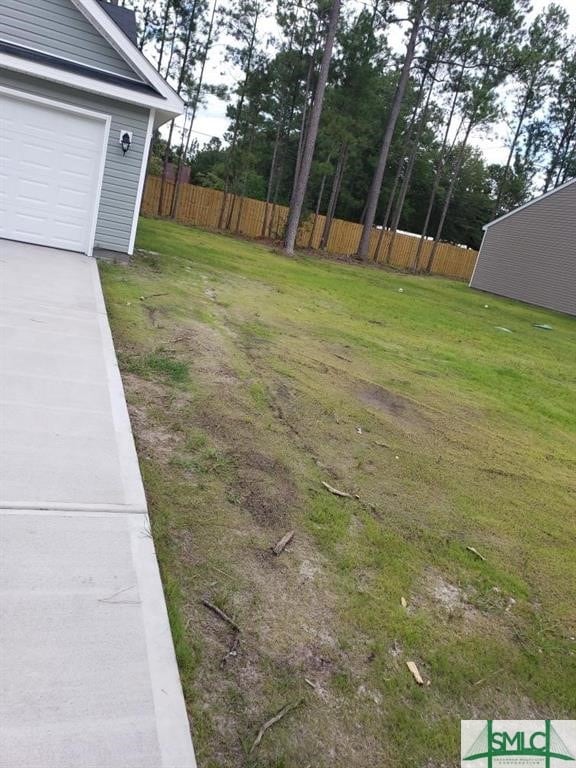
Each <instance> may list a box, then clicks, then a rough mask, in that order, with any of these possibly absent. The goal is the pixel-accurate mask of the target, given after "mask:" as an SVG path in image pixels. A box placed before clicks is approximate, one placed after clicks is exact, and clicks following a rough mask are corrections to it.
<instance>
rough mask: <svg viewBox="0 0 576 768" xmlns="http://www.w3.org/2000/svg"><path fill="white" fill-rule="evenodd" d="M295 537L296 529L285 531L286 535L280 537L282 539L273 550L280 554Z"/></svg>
mask: <svg viewBox="0 0 576 768" xmlns="http://www.w3.org/2000/svg"><path fill="white" fill-rule="evenodd" d="M293 538H294V531H288V533H285V534H284V536H282V538H281V539H280V541H279V542H278V543H277V544H275V545H274V546H273V547H272V552H274V554H275V555H279V554H280V553H281V552H283V551H284V550H285V549H286V547H287V546H288V544H290V542H291V541H292V539H293Z"/></svg>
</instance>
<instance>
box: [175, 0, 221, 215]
mask: <svg viewBox="0 0 576 768" xmlns="http://www.w3.org/2000/svg"><path fill="white" fill-rule="evenodd" d="M217 2H218V0H214V5H213V6H212V15H211V17H210V24H209V26H208V33H207V35H206V43H205V44H204V51H203V53H202V65H201V67H200V76H199V78H198V83H197V84H196V90H195V92H194V98H193V101H192V115H191V117H190V126H189V128H188V134H187V136H186V144H185V145H184V136H185V131H183V132H182V142H181V144H180V156H179V158H178V167H177V170H176V189H175V190H174V197H173V198H172V210H171V211H170V216H171V217H172V218H173V219H175V218H176V210H177V207H178V200H179V197H180V184H179V183H178V180H179V178H180V170H181V168H182V163H183V162H184V160H185V158H186V157H187V156H188V152H189V150H190V141H191V139H192V128H193V126H194V120H195V119H196V111H197V109H198V104H199V102H200V94H201V92H202V83H203V81H204V70H205V68H206V59H207V58H208V51H209V50H210V44H211V42H212V30H213V29H214V18H215V16H216V7H217V6H216V4H217Z"/></svg>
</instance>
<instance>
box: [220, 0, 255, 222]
mask: <svg viewBox="0 0 576 768" xmlns="http://www.w3.org/2000/svg"><path fill="white" fill-rule="evenodd" d="M259 15H260V7H259V6H258V8H257V9H256V13H255V15H254V24H253V25H252V30H251V35H250V43H249V44H248V45H249V47H248V57H247V60H246V70H245V75H244V83H243V84H242V90H241V91H240V98H239V99H238V106H237V108H236V118H235V120H234V129H233V132H232V141H231V143H230V162H229V163H228V169H229V168H230V166H231V165H232V163H233V160H234V154H235V152H236V142H237V141H238V133H239V131H240V121H241V119H242V111H243V109H244V100H245V97H246V85H247V84H248V78H249V77H250V72H251V67H252V56H253V55H254V44H255V42H256V27H257V24H258V17H259ZM230 180H231V177H230V171H229V170H227V172H226V179H225V181H224V197H223V198H222V207H221V208H220V216H219V219H218V229H222V225H223V223H224V213H225V211H226V203H227V201H228V194H229V192H230ZM231 215H232V209H230V216H231Z"/></svg>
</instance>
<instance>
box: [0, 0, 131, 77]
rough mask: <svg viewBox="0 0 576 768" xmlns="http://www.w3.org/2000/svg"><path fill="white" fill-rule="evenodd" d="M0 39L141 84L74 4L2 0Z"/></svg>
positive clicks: (50, 0)
mask: <svg viewBox="0 0 576 768" xmlns="http://www.w3.org/2000/svg"><path fill="white" fill-rule="evenodd" d="M0 39H2V40H5V41H7V42H9V43H15V44H17V45H23V46H27V47H30V48H35V49H37V50H40V51H42V52H44V53H49V54H52V55H53V56H61V57H64V58H67V59H72V60H73V61H76V62H78V63H80V64H86V65H88V66H91V67H96V68H98V69H105V70H107V71H109V72H113V73H114V74H117V75H125V76H127V77H131V78H132V79H134V80H141V78H140V77H139V76H138V75H137V74H136V73H135V72H134V70H133V69H132V68H131V67H130V65H129V64H128V63H127V62H126V61H124V59H123V58H122V56H120V54H119V53H118V52H117V51H115V50H114V48H113V47H112V46H111V45H110V44H109V43H108V42H107V41H106V40H105V39H104V38H103V37H102V35H101V34H100V33H99V32H98V31H97V30H96V29H95V27H93V26H92V24H91V23H90V22H89V21H88V19H86V18H85V17H84V16H83V15H82V13H81V12H80V11H79V10H78V9H77V8H76V6H74V5H73V4H72V2H71V0H0ZM126 45H131V43H130V42H129V41H128V39H127V40H126Z"/></svg>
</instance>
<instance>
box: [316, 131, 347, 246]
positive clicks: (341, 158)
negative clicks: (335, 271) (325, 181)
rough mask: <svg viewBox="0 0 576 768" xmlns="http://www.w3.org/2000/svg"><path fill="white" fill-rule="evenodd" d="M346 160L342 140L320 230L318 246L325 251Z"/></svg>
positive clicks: (345, 151) (345, 144)
mask: <svg viewBox="0 0 576 768" xmlns="http://www.w3.org/2000/svg"><path fill="white" fill-rule="evenodd" d="M347 160H348V144H347V143H346V142H344V143H343V144H342V146H341V147H340V154H339V155H338V162H337V164H336V170H335V171H334V180H333V182H332V190H331V192H330V200H329V202H328V209H327V210H326V220H325V221H324V230H323V232H322V238H321V240H320V248H321V250H323V251H325V250H326V248H327V247H328V239H329V237H330V230H331V229H332V222H333V221H334V214H335V213H336V206H337V205H338V198H339V196H340V190H341V189H342V179H343V177H344V170H345V168H346V161H347Z"/></svg>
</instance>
